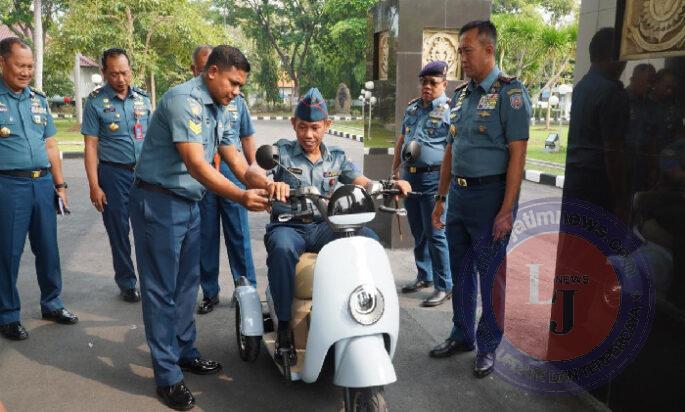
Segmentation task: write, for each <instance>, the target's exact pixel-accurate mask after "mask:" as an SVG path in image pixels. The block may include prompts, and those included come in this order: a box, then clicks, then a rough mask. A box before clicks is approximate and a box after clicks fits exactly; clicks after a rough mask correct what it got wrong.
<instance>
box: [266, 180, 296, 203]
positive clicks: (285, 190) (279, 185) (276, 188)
mask: <svg viewBox="0 0 685 412" xmlns="http://www.w3.org/2000/svg"><path fill="white" fill-rule="evenodd" d="M266 191H267V192H268V193H269V201H271V200H273V199H276V200H278V201H279V202H287V201H288V196H289V195H290V185H288V184H287V183H284V182H269V184H268V185H267V189H266Z"/></svg>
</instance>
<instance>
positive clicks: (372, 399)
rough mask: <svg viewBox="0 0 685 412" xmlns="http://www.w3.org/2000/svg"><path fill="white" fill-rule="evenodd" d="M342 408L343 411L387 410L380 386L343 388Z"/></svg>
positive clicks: (380, 411) (370, 411) (383, 411)
mask: <svg viewBox="0 0 685 412" xmlns="http://www.w3.org/2000/svg"><path fill="white" fill-rule="evenodd" d="M343 410H344V411H345V412H387V411H389V410H390V409H389V408H388V403H387V402H386V401H385V396H384V394H383V387H382V386H373V387H369V388H344V389H343Z"/></svg>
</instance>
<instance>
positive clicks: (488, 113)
mask: <svg viewBox="0 0 685 412" xmlns="http://www.w3.org/2000/svg"><path fill="white" fill-rule="evenodd" d="M478 116H480V117H489V116H490V112H486V111H485V110H483V111H482V112H478Z"/></svg>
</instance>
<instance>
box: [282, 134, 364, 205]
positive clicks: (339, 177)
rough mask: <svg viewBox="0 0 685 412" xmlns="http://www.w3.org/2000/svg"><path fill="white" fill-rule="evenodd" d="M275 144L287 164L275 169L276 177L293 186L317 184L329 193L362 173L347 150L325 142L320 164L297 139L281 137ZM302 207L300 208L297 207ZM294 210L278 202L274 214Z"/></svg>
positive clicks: (320, 190) (283, 161)
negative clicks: (309, 156) (310, 157)
mask: <svg viewBox="0 0 685 412" xmlns="http://www.w3.org/2000/svg"><path fill="white" fill-rule="evenodd" d="M275 146H276V147H277V150H278V155H279V161H280V163H281V164H282V165H283V167H281V166H276V168H274V169H273V180H274V181H276V182H285V183H288V185H290V187H291V188H297V187H305V186H314V187H316V188H317V189H318V190H319V192H320V193H321V194H323V195H327V194H330V193H332V192H333V191H334V190H335V189H336V188H338V187H339V186H340V185H342V184H350V183H352V181H353V180H354V179H356V178H357V177H359V176H361V174H362V173H361V171H360V170H359V168H358V167H357V166H356V165H355V164H354V163H352V161H350V160H349V159H348V158H347V155H346V154H345V152H344V151H343V150H342V149H340V148H338V147H335V146H330V147H327V146H326V145H324V144H323V143H321V158H320V159H319V160H318V161H317V162H316V163H312V162H311V161H310V160H309V159H308V158H307V156H306V155H305V153H304V151H303V150H302V146H300V144H299V143H298V142H297V140H287V139H281V140H279V141H278V142H276V145H275ZM295 176H297V177H295ZM298 179H299V180H298ZM300 181H301V182H300ZM301 209H302V208H301V207H296V209H295V210H296V211H302V210H301ZM292 211H293V208H292V207H291V206H290V205H284V204H282V203H275V204H274V208H273V211H272V217H276V216H278V215H280V214H282V213H292Z"/></svg>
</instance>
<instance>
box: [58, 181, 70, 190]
mask: <svg viewBox="0 0 685 412" xmlns="http://www.w3.org/2000/svg"><path fill="white" fill-rule="evenodd" d="M55 189H69V185H68V184H67V182H62V183H59V184H56V185H55Z"/></svg>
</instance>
